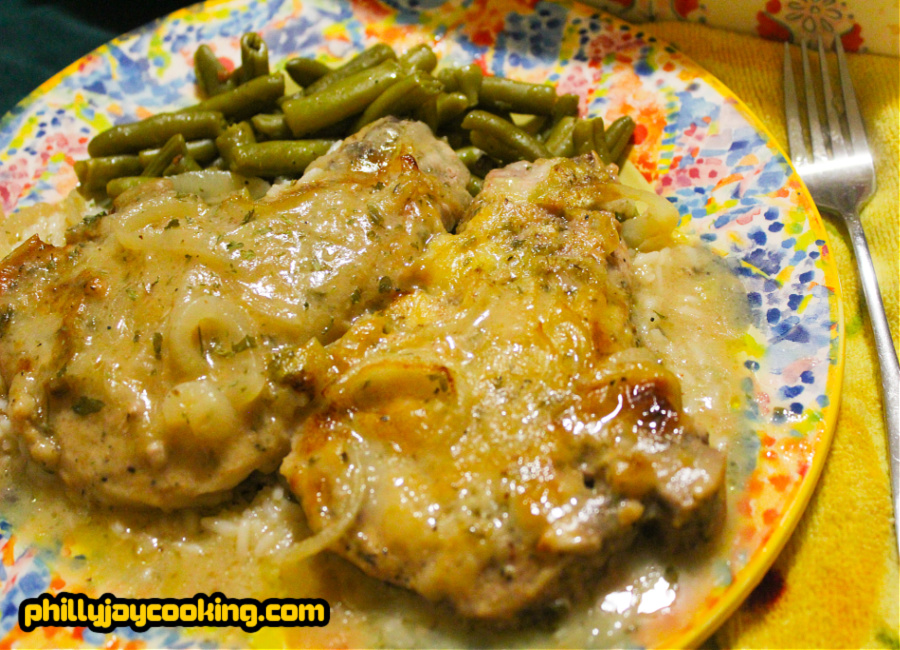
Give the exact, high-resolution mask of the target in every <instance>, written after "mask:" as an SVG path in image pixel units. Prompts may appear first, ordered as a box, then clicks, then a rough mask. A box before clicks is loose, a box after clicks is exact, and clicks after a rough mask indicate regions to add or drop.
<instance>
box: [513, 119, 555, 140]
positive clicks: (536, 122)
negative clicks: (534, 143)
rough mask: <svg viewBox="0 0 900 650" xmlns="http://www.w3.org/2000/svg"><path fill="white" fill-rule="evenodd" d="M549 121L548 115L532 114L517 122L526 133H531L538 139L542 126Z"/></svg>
mask: <svg viewBox="0 0 900 650" xmlns="http://www.w3.org/2000/svg"><path fill="white" fill-rule="evenodd" d="M549 121H550V117H549V116H548V115H532V116H530V117H528V119H526V120H525V121H524V122H521V123H519V125H518V126H519V128H520V129H522V130H523V131H525V133H527V134H528V135H533V136H534V137H536V138H537V139H538V140H540V139H541V135H540V134H541V132H542V131H543V130H544V126H545V125H546V124H547V122H549Z"/></svg>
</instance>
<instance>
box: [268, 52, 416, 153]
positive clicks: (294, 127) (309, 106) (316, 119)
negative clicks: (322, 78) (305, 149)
mask: <svg viewBox="0 0 900 650" xmlns="http://www.w3.org/2000/svg"><path fill="white" fill-rule="evenodd" d="M402 73H403V69H402V68H401V67H400V64H399V63H397V62H396V61H392V60H389V61H385V62H384V63H381V64H380V65H378V66H376V67H374V68H371V69H366V70H361V71H359V72H357V73H356V74H353V75H350V76H349V77H346V78H344V79H341V80H340V81H337V82H335V83H333V84H331V85H329V86H328V87H327V88H325V89H324V90H321V91H319V92H317V93H315V94H313V95H307V96H305V97H300V98H298V99H292V100H290V101H287V102H285V103H284V104H282V105H281V109H282V110H283V111H284V119H285V121H286V122H287V125H288V127H289V128H290V129H291V132H292V133H293V134H294V136H295V137H300V136H304V135H308V134H310V133H315V132H317V131H319V130H320V129H324V128H325V127H327V126H331V125H332V124H335V123H336V122H339V121H341V120H343V119H345V118H347V117H350V116H352V115H356V114H357V113H362V112H363V111H364V110H365V109H366V107H367V106H368V105H369V103H370V102H372V101H374V100H375V98H376V97H378V96H379V95H380V94H381V93H382V92H384V90H385V89H386V88H388V87H389V86H391V85H392V84H394V83H395V82H396V81H397V80H398V79H399V78H400V76H401V74H402Z"/></svg>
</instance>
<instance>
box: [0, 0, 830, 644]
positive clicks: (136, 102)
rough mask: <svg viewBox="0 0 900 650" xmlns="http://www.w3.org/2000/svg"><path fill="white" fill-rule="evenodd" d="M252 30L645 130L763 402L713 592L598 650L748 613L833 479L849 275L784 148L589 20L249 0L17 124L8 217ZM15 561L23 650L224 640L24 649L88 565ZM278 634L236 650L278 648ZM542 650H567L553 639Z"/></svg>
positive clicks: (175, 32)
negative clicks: (733, 282)
mask: <svg viewBox="0 0 900 650" xmlns="http://www.w3.org/2000/svg"><path fill="white" fill-rule="evenodd" d="M676 4H677V3H676ZM249 30H255V31H259V32H260V33H261V34H262V36H263V37H264V38H265V39H266V41H267V43H268V45H269V49H270V56H271V60H272V61H273V62H280V63H283V62H284V61H286V60H287V59H288V58H289V57H291V56H293V55H296V54H298V53H299V54H303V55H307V56H316V57H318V58H320V59H322V60H323V61H326V62H328V63H334V62H337V61H340V60H342V59H344V58H346V57H347V56H349V55H351V54H352V53H354V52H357V51H359V50H361V49H362V48H364V47H365V46H367V45H369V44H371V43H372V42H374V41H377V40H381V41H386V42H389V43H391V44H392V45H394V46H395V47H396V48H397V49H401V50H402V49H404V48H406V47H408V46H410V45H413V44H415V43H419V42H427V43H429V44H430V45H432V46H433V47H434V48H435V50H436V51H437V52H438V54H439V56H440V57H441V58H442V59H443V60H444V61H457V62H468V61H475V62H477V63H478V64H479V65H480V66H481V67H482V68H483V69H484V70H485V71H487V72H489V73H493V74H498V75H504V76H509V77H513V78H517V79H522V80H525V81H535V82H544V81H550V82H553V83H556V84H557V86H558V88H559V91H560V92H563V93H566V92H572V93H577V94H578V95H579V96H580V97H581V110H582V113H584V114H591V115H600V116H602V117H604V118H605V119H607V120H611V119H614V118H615V117H617V116H619V115H622V114H626V113H627V114H631V115H633V116H634V117H635V119H636V121H637V122H638V124H639V126H638V129H637V131H636V132H635V147H634V150H633V153H632V161H633V162H634V163H635V165H636V166H637V167H638V169H639V170H640V171H641V172H642V173H643V175H644V176H645V177H646V179H647V180H648V181H649V182H650V183H651V184H652V185H653V187H654V188H655V189H656V191H657V192H658V193H659V194H661V195H662V196H663V197H665V198H666V199H668V200H670V201H672V202H673V203H675V204H676V205H677V206H678V210H679V212H680V214H681V225H680V228H681V230H682V231H683V232H685V233H688V234H693V235H696V236H697V237H699V238H700V239H701V240H702V241H704V242H705V243H706V244H707V245H708V246H709V247H710V248H711V249H712V250H714V251H716V252H717V253H719V254H720V255H721V256H723V257H724V258H726V259H727V260H729V261H730V263H731V264H732V266H733V267H734V268H735V269H736V273H737V274H738V275H739V277H740V278H741V281H742V282H743V284H744V286H745V287H746V289H747V292H748V300H749V303H750V308H751V312H752V319H753V325H752V328H751V331H750V332H749V333H748V334H747V335H746V336H745V339H744V341H743V345H742V349H741V350H740V351H739V354H740V355H741V358H742V360H743V363H744V368H745V369H746V377H745V380H744V386H743V388H744V391H745V393H746V401H745V403H744V404H736V405H735V406H734V408H735V409H740V410H743V411H744V414H745V415H746V419H747V422H748V423H749V426H748V428H747V430H746V431H744V432H742V433H741V434H740V435H738V436H736V437H735V440H734V442H733V443H732V445H731V446H730V448H729V450H728V451H729V456H730V469H729V485H730V486H731V494H730V507H731V512H730V515H731V525H730V527H729V529H728V530H729V532H728V534H727V536H726V539H724V540H723V541H722V543H721V544H720V545H719V547H718V548H717V551H716V553H715V555H714V557H713V558H712V559H711V561H710V562H709V566H708V567H707V570H706V571H705V572H704V573H703V575H702V576H701V578H699V579H698V580H697V581H696V583H695V584H693V585H691V586H690V587H689V588H684V589H683V590H682V591H681V592H680V593H679V594H678V596H677V599H676V598H675V597H674V596H672V598H671V600H667V601H666V602H667V603H668V605H666V606H665V607H663V608H661V609H660V610H659V611H657V612H655V613H654V614H642V613H640V612H638V611H637V609H639V607H638V606H639V604H640V603H639V602H633V603H632V604H631V605H627V606H626V609H627V608H628V607H631V609H632V610H635V611H632V612H631V613H630V614H629V615H630V616H632V617H633V619H632V620H633V622H634V623H635V625H634V626H633V630H630V631H628V630H624V631H623V630H618V631H617V632H616V633H615V635H613V636H609V635H607V636H603V635H600V636H598V637H595V636H591V634H589V633H588V635H587V637H585V638H584V639H583V640H582V641H583V643H581V644H580V645H589V644H590V645H601V646H602V645H609V644H622V643H627V644H628V645H633V646H645V645H666V646H670V645H673V644H674V645H681V644H690V643H697V642H699V641H700V640H702V639H703V638H704V637H705V636H706V635H708V634H709V633H711V632H712V631H713V630H714V629H715V627H716V625H718V624H719V623H721V622H722V621H723V620H724V618H725V617H726V616H727V615H728V613H729V612H730V611H733V609H734V608H736V607H737V606H738V605H739V604H740V602H741V600H742V599H743V597H745V596H746V595H747V593H748V592H749V590H750V589H751V587H752V586H753V585H754V584H755V583H756V581H758V579H759V578H760V577H761V576H762V574H763V573H764V572H765V570H766V569H767V568H768V566H769V565H770V563H771V561H772V560H773V559H774V557H775V554H776V553H777V551H778V550H779V549H780V547H781V546H782V545H783V544H784V542H785V541H786V539H787V537H788V536H789V534H790V532H791V530H792V528H793V526H794V525H795V524H796V522H797V520H798V518H799V516H800V513H801V512H802V509H803V507H804V506H805V503H806V501H807V500H808V498H809V495H810V494H811V492H812V489H813V486H814V484H815V480H816V478H817V476H818V473H819V471H820V470H821V467H822V464H823V463H824V458H825V455H826V453H827V449H828V444H829V442H830V435H831V431H832V429H833V426H834V423H835V419H836V410H837V401H838V390H839V386H840V375H841V359H840V354H839V353H840V349H841V342H842V324H841V307H840V296H839V286H838V280H837V275H836V271H835V268H834V265H833V262H832V260H831V258H830V253H829V250H828V245H827V243H826V236H825V231H824V227H823V225H822V223H821V221H820V219H819V216H818V213H817V212H816V210H815V208H814V206H813V204H812V201H811V200H810V198H809V195H808V194H807V192H806V190H805V189H804V187H803V186H802V183H801V182H800V180H799V178H798V177H797V175H796V174H795V173H794V172H793V170H792V169H791V167H790V165H789V163H788V162H787V160H786V158H785V156H784V154H783V152H781V151H780V150H779V148H778V146H777V145H776V144H775V142H774V140H773V139H772V137H771V136H770V135H769V134H768V133H767V132H766V130H765V128H764V127H763V125H761V124H760V123H759V122H758V121H757V120H756V118H755V117H754V116H753V115H751V114H750V113H749V111H748V109H747V108H746V107H745V106H743V105H742V104H741V103H740V102H739V101H738V100H737V99H736V98H735V97H734V96H733V95H732V94H731V93H730V92H729V91H728V90H727V89H726V88H724V87H723V86H722V85H721V84H720V83H719V82H718V81H716V80H715V79H714V78H712V77H711V76H710V75H709V74H708V73H706V72H704V71H703V70H701V69H699V68H698V67H697V66H696V65H694V64H693V63H692V62H691V61H689V60H688V59H686V58H685V57H683V56H682V55H680V54H679V53H677V52H676V51H675V50H674V49H673V48H671V47H668V46H667V45H665V44H664V43H660V42H657V41H656V40H655V39H654V38H652V37H649V36H648V35H647V34H645V33H644V32H642V31H640V29H639V28H636V27H633V26H630V25H628V24H626V23H623V22H620V21H619V20H617V19H614V18H612V17H610V16H608V15H606V14H602V13H598V12H596V11H595V10H591V9H590V8H588V7H586V6H583V5H575V4H567V3H557V2H547V1H537V2H535V1H534V0H503V1H502V2H487V0H466V1H464V2H461V3H446V4H442V3H440V2H437V1H436V0H386V1H385V2H384V3H381V2H378V1H377V0H353V1H352V2H333V1H329V0H306V1H304V2H300V1H299V0H270V1H263V0H253V1H250V2H245V1H240V2H239V1H237V0H232V1H224V2H211V3H207V4H203V5H198V6H196V7H193V8H191V9H187V10H183V11H179V12H177V13H175V14H173V15H171V16H169V17H167V18H164V19H162V20H160V21H157V22H156V23H153V24H151V25H148V26H147V27H145V28H143V29H141V30H138V31H136V32H133V33H131V34H127V35H124V36H122V37H121V38H118V39H116V40H114V41H113V42H111V43H110V44H108V45H106V46H104V47H102V48H100V49H98V50H97V51H95V52H94V53H92V54H90V55H88V56H87V57H85V58H84V59H82V60H80V61H78V62H76V63H75V64H73V65H72V66H70V67H69V68H67V69H66V70H64V71H62V72H61V73H60V74H59V75H57V76H55V77H54V78H52V79H50V80H49V81H47V82H46V83H45V84H43V85H42V86H41V87H40V88H39V89H38V90H37V91H35V92H34V93H33V94H32V95H31V96H29V97H28V98H27V99H26V100H25V101H23V102H22V103H21V104H19V105H18V106H17V107H16V108H15V109H14V110H13V111H12V112H11V113H10V114H8V115H7V116H5V117H4V118H3V120H2V122H0V205H2V207H3V209H4V210H6V211H9V210H13V209H15V208H16V207H22V206H27V205H32V204H35V203H37V202H39V201H56V200H59V199H61V198H62V197H64V196H65V195H66V194H67V193H68V192H69V191H71V190H72V189H73V188H74V186H75V184H76V179H75V176H74V173H73V171H72V163H73V162H74V161H75V160H77V159H79V158H84V157H86V155H87V154H86V147H87V142H88V140H89V139H90V137H91V136H92V135H93V134H95V133H96V132H98V131H99V130H102V129H105V128H107V127H109V126H110V125H113V124H118V123H124V122H129V121H133V120H135V119H140V118H143V117H146V116H148V115H151V114H154V113H156V112H159V111H161V110H164V109H167V108H170V107H178V106H184V105H187V104H189V103H191V102H193V101H196V97H197V95H196V89H195V85H194V75H193V71H192V68H191V65H192V57H193V52H194V50H195V49H196V47H197V46H198V45H199V44H201V43H208V44H210V45H211V47H213V49H214V51H215V52H216V53H217V55H219V56H220V57H221V58H222V60H223V62H224V63H225V64H226V65H227V66H228V65H231V66H233V65H234V63H235V61H236V60H237V59H238V58H239V45H238V41H239V38H240V36H241V34H242V33H244V32H246V31H249ZM0 545H2V549H3V553H2V567H0V568H2V574H0V578H2V587H0V608H2V611H3V613H4V616H3V624H2V627H0V635H3V637H4V638H3V643H4V644H5V645H6V646H14V645H30V644H39V645H48V644H49V645H75V646H78V645H86V646H91V645H100V644H103V643H108V644H113V645H127V646H128V647H142V646H144V647H181V646H188V645H191V646H196V645H198V644H200V645H203V644H207V643H208V644H209V645H217V640H218V641H220V642H222V643H224V641H222V640H221V639H219V637H217V636H216V635H215V634H212V633H209V631H208V630H206V631H203V635H208V634H211V638H207V637H206V636H203V635H198V634H199V633H198V632H197V631H195V630H191V629H179V628H175V629H168V628H155V629H151V630H149V631H147V632H145V633H135V632H132V631H131V630H129V629H128V628H120V629H119V630H117V631H116V632H115V633H114V634H112V635H109V636H108V638H103V637H101V636H100V635H96V634H93V633H91V632H90V631H89V630H85V629H84V628H74V629H68V630H56V631H52V630H37V631H35V632H33V633H31V634H30V635H24V634H23V633H22V632H21V630H19V629H18V627H17V626H16V625H15V624H14V613H15V611H16V610H17V607H18V604H19V603H20V602H21V601H22V599H23V598H26V597H34V596H37V595H38V594H40V593H43V592H48V591H49V592H57V591H60V590H63V588H65V589H70V588H73V587H78V588H84V589H87V587H86V586H85V585H78V583H77V582H72V581H73V580H74V578H72V577H70V576H67V575H63V574H62V573H61V571H62V563H61V562H60V561H59V558H61V557H63V556H65V557H67V558H71V557H72V556H73V553H75V551H73V549H72V548H70V547H68V546H67V542H66V541H65V540H55V541H54V542H53V543H51V544H47V543H46V542H41V543H37V542H34V541H29V540H22V539H20V538H19V537H18V536H17V532H16V530H14V529H13V528H12V527H11V525H10V524H9V523H8V522H6V521H3V522H2V525H0ZM75 555H76V556H77V553H75ZM83 561H85V562H88V561H89V558H84V560H83ZM666 593H668V592H666ZM673 594H674V592H673ZM96 595H99V594H96ZM667 598H668V596H667ZM617 607H618V605H617ZM601 609H602V608H601ZM602 615H603V614H602V612H601V611H599V610H598V616H602ZM263 638H264V639H265V640H260V639H259V638H257V639H256V640H253V639H244V640H242V641H239V642H237V644H238V645H246V644H247V643H254V644H256V645H265V644H267V643H271V637H268V636H266V637H263ZM231 642H233V641H229V643H231ZM542 642H543V643H545V644H550V643H553V637H552V635H551V636H549V637H546V638H542Z"/></svg>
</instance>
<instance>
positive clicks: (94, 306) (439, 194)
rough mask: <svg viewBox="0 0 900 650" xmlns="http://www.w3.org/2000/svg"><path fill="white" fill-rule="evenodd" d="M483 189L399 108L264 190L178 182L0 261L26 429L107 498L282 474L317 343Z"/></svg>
mask: <svg viewBox="0 0 900 650" xmlns="http://www.w3.org/2000/svg"><path fill="white" fill-rule="evenodd" d="M467 181H468V172H467V171H466V169H465V167H464V166H463V165H462V164H461V163H460V162H459V160H458V159H457V157H456V156H455V155H454V153H453V151H452V150H451V149H450V148H449V147H448V146H447V145H446V144H444V143H442V142H439V141H438V140H436V139H435V138H433V137H432V136H431V133H430V131H429V130H428V128H427V127H425V126H424V125H421V124H418V123H412V122H400V121H398V120H394V119H386V120H383V121H380V122H377V123H375V124H373V125H371V126H370V127H369V128H367V129H365V130H364V131H363V132H361V133H360V134H358V135H357V136H355V137H353V138H350V139H348V140H347V141H345V142H344V143H343V145H342V146H341V147H340V148H339V149H337V150H336V151H334V152H332V153H330V154H328V155H327V156H326V157H325V158H324V159H323V160H321V161H319V162H317V163H316V164H314V165H312V166H311V168H310V170H309V171H308V173H307V175H306V176H305V177H304V179H302V180H301V181H299V182H297V183H294V184H292V185H290V186H287V187H284V188H283V189H282V188H276V189H274V190H273V191H271V192H270V193H269V195H268V196H266V197H264V198H262V199H261V200H257V201H254V200H251V199H250V198H249V196H247V195H246V194H243V195H235V196H232V197H231V198H229V199H227V200H225V201H223V202H221V203H220V204H217V205H209V204H207V203H205V202H204V201H202V200H201V199H199V198H198V197H197V196H193V195H181V194H179V193H178V192H176V191H175V189H173V185H172V183H171V182H170V181H168V180H163V181H160V182H158V183H154V184H151V185H145V186H143V187H141V188H140V189H139V190H136V191H133V192H132V193H131V194H129V195H125V196H123V197H122V200H121V201H120V202H119V203H118V205H117V206H116V210H115V212H114V213H113V214H110V215H108V216H105V217H102V218H99V219H95V220H92V221H90V222H89V223H85V224H83V225H81V226H79V227H77V228H75V229H73V230H72V231H71V232H70V233H69V234H68V237H67V243H66V245H65V246H62V247H59V248H56V247H52V246H49V245H45V244H42V243H41V242H39V241H38V240H36V239H33V240H30V241H29V242H27V243H26V244H25V245H23V246H22V247H20V248H19V249H18V250H16V251H15V252H14V253H13V254H11V255H10V256H9V257H8V258H7V259H6V260H5V261H4V262H3V264H2V267H0V374H2V377H3V380H4V382H5V385H6V386H7V387H8V398H9V406H8V414H9V417H10V421H11V423H12V426H13V428H14V430H15V432H16V433H18V434H19V435H20V436H21V439H22V440H23V442H24V445H25V447H26V448H27V450H28V452H29V453H30V455H31V457H32V458H33V459H34V460H36V461H38V462H39V463H40V464H41V465H43V466H44V467H45V468H46V469H47V470H49V471H51V472H55V473H57V474H58V475H59V476H60V478H61V479H62V480H63V481H64V482H65V483H66V485H67V486H68V487H69V488H71V490H72V491H74V492H75V493H77V494H80V495H83V496H85V497H88V498H90V499H96V500H99V501H102V502H105V503H110V504H125V505H142V506H143V505H148V506H156V507H160V508H166V509H169V508H177V507H182V506H187V505H191V504H197V503H204V502H207V501H210V500H214V499H216V498H218V497H220V496H221V494H222V493H223V491H226V490H228V489H229V488H232V487H234V486H235V485H236V484H237V483H238V482H240V481H241V480H243V479H244V478H246V477H247V476H248V475H249V474H250V473H251V472H253V471H254V470H260V471H273V470H274V469H276V468H277V466H278V463H279V462H280V460H281V459H282V457H283V456H284V455H285V454H286V453H287V451H288V447H289V436H290V433H291V431H292V428H293V427H294V426H296V424H297V422H298V421H299V420H300V418H301V417H302V415H303V412H304V411H303V409H304V408H305V406H306V404H307V402H308V396H307V395H306V394H305V393H304V392H303V390H302V389H303V375H302V363H301V362H300V361H298V360H297V357H298V354H299V352H303V350H304V349H305V348H303V346H304V345H306V344H307V342H309V341H312V342H313V343H315V341H317V340H321V341H323V342H327V341H329V340H333V339H334V338H336V337H337V336H339V335H340V334H341V333H342V332H343V331H344V330H346V328H347V327H348V326H349V323H350V322H351V320H352V319H353V318H355V317H356V316H358V315H359V314H361V313H363V312H364V311H365V310H366V309H369V308H371V307H373V306H377V305H380V304H382V303H383V302H385V301H386V300H387V299H388V297H389V296H390V295H392V291H393V289H394V288H395V287H396V286H397V285H398V284H399V282H400V281H401V279H402V276H403V275H404V274H405V273H406V269H407V267H408V266H409V264H410V262H411V261H412V260H414V259H415V258H416V257H417V256H418V255H419V253H420V251H421V250H422V249H423V248H424V246H425V244H426V243H427V242H428V241H429V239H430V238H431V237H432V236H434V235H435V234H436V233H439V232H444V230H445V228H449V227H452V226H453V225H454V224H455V222H456V220H457V218H458V216H459V215H460V214H461V213H462V211H463V209H464V208H465V206H466V204H467V203H468V200H469V197H468V194H467V192H466V183H467ZM314 347H315V346H314V345H313V348H314ZM298 351H299V352H298ZM300 356H302V354H301V355H300ZM298 388H299V389H300V390H297V389H298Z"/></svg>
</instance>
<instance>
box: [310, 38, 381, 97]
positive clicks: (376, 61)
mask: <svg viewBox="0 0 900 650" xmlns="http://www.w3.org/2000/svg"><path fill="white" fill-rule="evenodd" d="M396 58H397V53H396V52H394V50H393V49H392V48H391V46H390V45H386V44H384V43H378V44H377V45H373V46H372V47H370V48H369V49H367V50H365V51H364V52H360V53H359V54H357V55H356V56H355V57H353V58H352V59H350V60H349V61H347V63H345V64H344V65H342V66H341V67H339V68H337V69H335V70H332V71H331V72H329V73H328V74H326V75H325V76H324V77H321V78H320V79H317V80H316V81H315V83H313V84H311V85H310V86H309V87H308V88H306V90H305V92H306V94H307V95H314V94H316V93H318V92H321V91H323V90H325V89H326V88H328V87H329V86H332V85H334V84H336V83H338V82H340V81H342V80H344V79H347V78H348V77H352V76H354V75H355V74H357V73H359V72H362V71H363V70H368V69H369V68H374V67H376V66H379V65H381V64H382V63H384V62H385V61H393V60H396Z"/></svg>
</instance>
